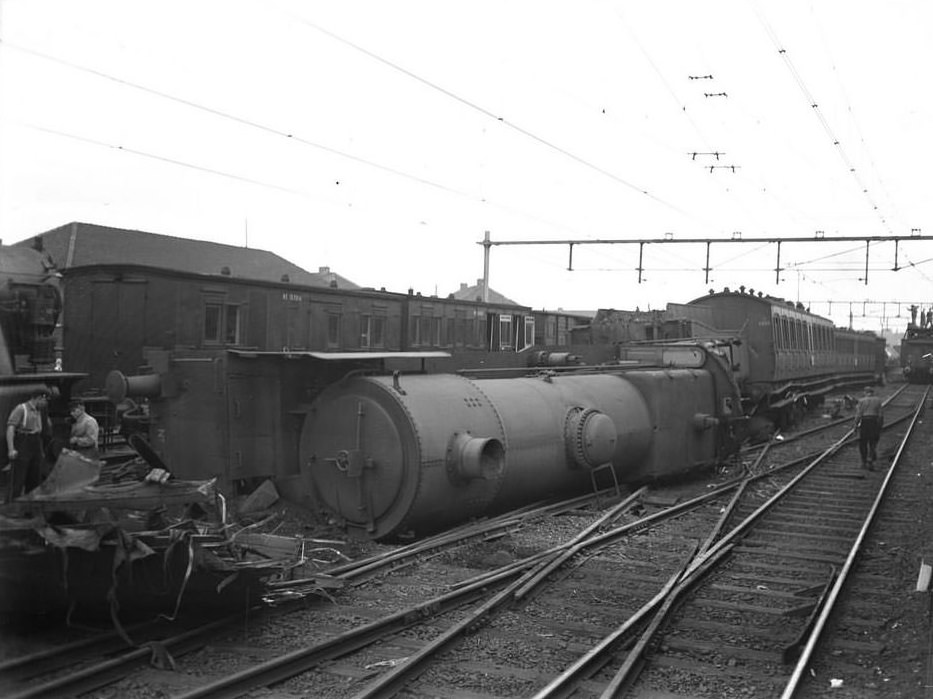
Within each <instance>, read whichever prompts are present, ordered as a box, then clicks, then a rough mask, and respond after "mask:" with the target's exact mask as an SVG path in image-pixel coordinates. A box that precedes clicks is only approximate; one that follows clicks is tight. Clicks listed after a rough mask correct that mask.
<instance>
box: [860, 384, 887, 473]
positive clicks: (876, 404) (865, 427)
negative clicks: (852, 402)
mask: <svg viewBox="0 0 933 699" xmlns="http://www.w3.org/2000/svg"><path fill="white" fill-rule="evenodd" d="M883 426H884V406H883V405H882V404H881V399H880V398H879V397H878V396H876V395H875V389H873V388H872V387H871V386H866V387H865V395H864V396H862V398H861V399H860V400H859V402H858V405H857V406H856V407H855V427H856V429H857V430H858V431H859V432H858V451H859V454H860V455H861V457H862V468H867V469H868V470H869V471H871V470H872V469H873V467H874V465H875V459H876V458H878V440H879V439H880V437H881V428H882V427H883Z"/></svg>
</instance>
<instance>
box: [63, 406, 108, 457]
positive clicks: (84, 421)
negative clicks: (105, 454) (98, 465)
mask: <svg viewBox="0 0 933 699" xmlns="http://www.w3.org/2000/svg"><path fill="white" fill-rule="evenodd" d="M68 412H69V413H71V418H72V420H74V422H73V423H72V424H71V437H70V439H69V440H68V444H69V446H70V447H71V449H73V450H74V451H76V452H78V453H79V454H80V455H81V456H84V457H87V458H88V459H94V460H95V461H96V460H97V459H99V458H100V452H99V451H98V450H97V437H98V435H99V434H100V426H99V425H98V424H97V420H96V419H94V416H93V415H90V414H89V413H88V412H87V410H86V409H85V407H84V402H83V401H80V400H74V401H71V403H70V404H69V405H68Z"/></svg>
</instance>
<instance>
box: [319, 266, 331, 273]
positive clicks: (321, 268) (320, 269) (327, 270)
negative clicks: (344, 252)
mask: <svg viewBox="0 0 933 699" xmlns="http://www.w3.org/2000/svg"><path fill="white" fill-rule="evenodd" d="M317 271H318V274H328V273H329V272H330V267H318V268H317Z"/></svg>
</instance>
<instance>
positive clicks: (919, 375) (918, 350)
mask: <svg viewBox="0 0 933 699" xmlns="http://www.w3.org/2000/svg"><path fill="white" fill-rule="evenodd" d="M900 362H901V371H902V372H903V374H904V378H905V379H906V380H907V381H908V382H910V383H933V326H930V325H924V326H920V325H917V324H915V323H913V322H911V323H909V324H908V325H907V331H906V332H905V333H904V337H903V339H902V340H901V358H900Z"/></svg>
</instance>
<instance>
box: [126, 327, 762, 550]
mask: <svg viewBox="0 0 933 699" xmlns="http://www.w3.org/2000/svg"><path fill="white" fill-rule="evenodd" d="M659 352H663V353H664V354H665V356H664V357H659V360H660V361H659V362H658V363H657V364H654V365H652V366H649V365H645V364H626V365H622V364H611V363H610V364H602V365H586V366H584V365H570V366H565V367H558V366H548V367H546V368H537V367H524V368H520V369H519V368H515V367H513V368H501V369H498V370H495V369H488V368H487V369H486V370H484V371H483V372H469V373H468V372H461V373H458V372H454V371H450V370H449V367H446V366H445V363H444V362H445V353H442V352H428V353H384V354H375V353H343V354H333V353H330V354H328V353H315V352H301V353H275V352H258V353H257V352H252V353H251V352H237V351H227V352H226V353H223V354H214V355H209V356H196V355H192V356H187V357H181V356H178V355H177V353H172V354H168V353H164V354H158V353H156V354H155V355H153V356H152V357H150V363H151V364H152V365H153V371H152V372H151V373H150V374H148V375H142V376H138V377H129V378H128V377H125V376H123V375H122V374H120V373H119V372H115V373H114V374H113V375H111V377H110V378H109V380H108V393H109V395H110V397H111V399H112V400H114V401H115V402H120V401H124V400H125V399H126V398H127V397H133V396H135V397H136V398H140V397H145V398H147V404H148V410H147V415H146V419H145V423H146V428H147V431H148V436H149V439H150V440H151V446H152V448H153V450H154V451H155V452H156V453H157V454H158V456H159V458H160V459H161V460H162V461H163V462H164V463H165V464H166V465H167V466H168V467H169V468H170V469H171V470H172V471H173V472H174V473H175V474H176V475H178V476H179V477H182V478H190V479H203V478H207V477H212V476H214V477H218V478H219V480H220V482H221V483H222V484H223V486H224V487H225V488H226V489H227V490H229V491H233V492H236V490H237V489H238V488H244V489H248V488H249V487H250V486H251V485H254V484H255V483H256V482H257V481H259V480H262V479H266V478H271V479H273V480H274V481H275V482H276V483H277V485H279V487H280V490H283V491H284V492H286V493H290V494H291V496H292V499H302V500H303V502H305V503H306V504H307V505H308V506H309V507H313V508H316V509H319V510H323V511H325V512H327V513H329V516H331V517H333V518H335V519H336V520H338V521H339V522H341V523H342V524H344V525H345V526H346V527H347V529H348V530H350V531H351V532H355V533H358V534H360V535H363V536H367V537H371V538H375V539H382V540H390V539H397V538H403V537H409V536H421V535H424V534H427V533H430V532H434V531H438V530H441V529H443V528H445V527H448V526H450V525H453V524H456V523H458V522H462V521H465V520H468V519H469V518H472V517H478V516H483V515H488V514H493V513H498V512H503V511H507V510H509V509H511V508H515V507H518V506H521V505H524V504H528V503H530V502H534V501H538V500H541V499H544V498H548V497H553V496H564V497H569V496H571V495H574V494H579V493H583V492H586V491H587V490H590V489H592V488H593V487H595V486H596V485H597V481H598V480H602V483H601V484H600V487H606V486H607V485H612V483H613V481H616V482H622V483H639V482H645V481H651V480H656V479H662V478H664V479H666V478H671V477H674V476H677V475H680V474H682V473H684V472H685V471H689V470H695V469H699V468H701V467H704V466H710V465H713V464H716V463H718V462H719V461H721V460H722V459H723V458H725V457H726V456H727V455H728V454H729V453H730V452H731V451H733V450H734V449H735V447H736V445H737V442H738V439H737V432H738V431H739V430H740V429H741V426H742V425H743V424H744V417H743V415H742V413H741V407H740V406H741V397H740V395H739V392H738V389H737V387H736V384H735V382H734V380H733V378H732V374H731V371H730V369H729V368H728V367H727V366H726V365H725V364H724V363H723V362H722V361H721V358H720V357H718V356H716V355H714V354H711V353H710V352H708V351H707V350H705V349H704V348H702V347H696V346H691V347H671V348H659ZM533 356H534V355H533ZM545 359H546V361H547V362H548V364H552V363H553V358H552V357H546V358H545ZM662 366H663V367H664V368H662ZM296 495H297V496H298V498H296V497H295V496H296Z"/></svg>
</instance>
